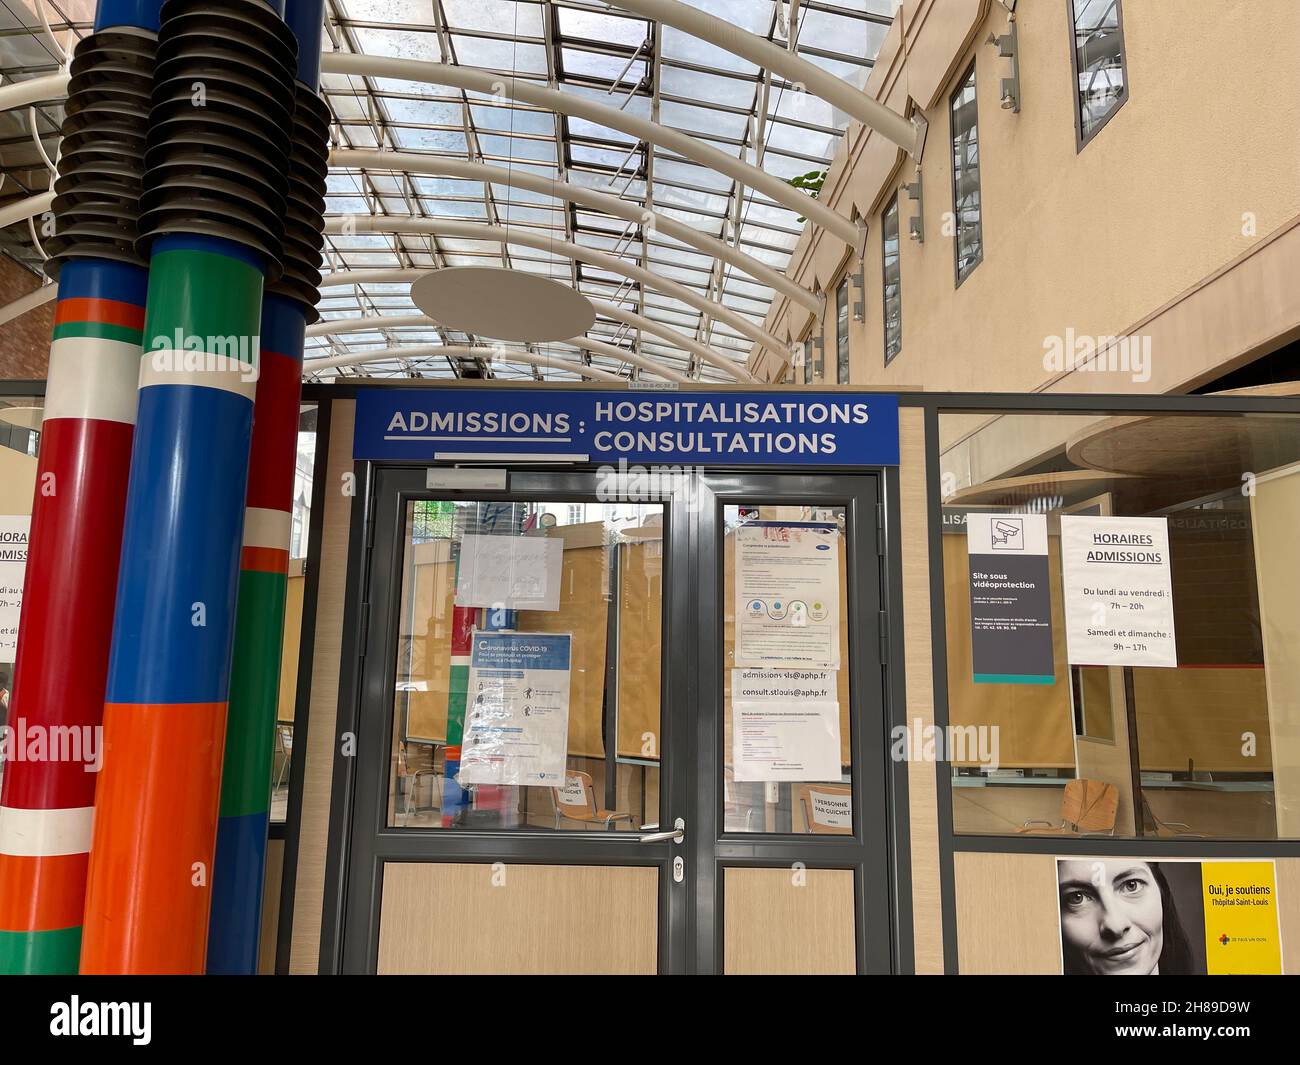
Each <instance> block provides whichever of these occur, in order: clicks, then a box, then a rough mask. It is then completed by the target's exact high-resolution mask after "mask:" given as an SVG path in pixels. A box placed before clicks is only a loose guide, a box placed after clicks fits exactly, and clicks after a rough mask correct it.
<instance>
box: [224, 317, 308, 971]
mask: <svg viewBox="0 0 1300 1065" xmlns="http://www.w3.org/2000/svg"><path fill="white" fill-rule="evenodd" d="M306 329H307V319H306V314H305V308H304V307H303V305H302V304H301V303H299V302H298V301H297V300H293V299H289V298H286V297H284V296H276V295H268V296H267V297H266V298H265V301H264V302H263V305H262V352H261V354H262V362H261V373H260V375H259V378H258V382H257V399H256V403H255V406H254V414H253V443H252V450H251V452H250V457H249V472H248V495H247V505H246V509H245V511H244V546H243V552H242V555H241V558H240V567H239V599H238V607H237V610H236V618H235V649H234V664H233V667H232V671H231V678H230V712H229V719H228V721H227V724H226V738H225V758H224V767H225V768H224V771H223V774H222V779H221V820H220V822H219V823H218V827H217V851H216V866H215V868H214V870H213V889H212V913H211V917H210V919H209V937H208V939H209V945H208V959H207V971H208V972H209V973H234V974H238V973H248V974H251V973H255V972H256V971H257V954H258V933H259V931H260V928H261V916H262V881H263V879H264V876H265V871H266V835H267V824H268V821H269V819H270V805H271V760H272V752H273V750H274V744H273V738H274V734H275V718H276V707H277V705H278V702H279V691H280V654H281V650H282V644H283V633H284V603H285V593H286V590H287V585H288V568H289V539H290V534H291V531H292V527H293V485H294V476H295V471H296V466H297V453H298V407H299V397H300V395H301V393H302V352H303V342H304V339H305V337H306Z"/></svg>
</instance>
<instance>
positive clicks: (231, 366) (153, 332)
mask: <svg viewBox="0 0 1300 1065" xmlns="http://www.w3.org/2000/svg"><path fill="white" fill-rule="evenodd" d="M262 287H263V264H262V260H261V259H260V258H259V257H258V256H257V255H256V254H255V253H254V252H251V251H249V250H248V249H246V248H245V247H244V246H243V245H241V244H237V243H235V242H233V241H230V240H225V239H222V238H218V237H206V236H191V235H183V234H177V235H164V236H159V237H158V238H156V239H155V241H154V244H153V257H152V260H151V263H150V271H149V296H148V305H147V312H146V316H145V326H144V337H145V342H146V351H145V353H144V355H143V357H142V359H141V364H140V389H139V412H138V416H137V429H136V439H135V447H134V451H133V454H132V458H131V477H130V486H129V488H128V491H127V502H126V523H125V529H124V533H123V541H122V564H121V573H120V576H119V583H118V596H117V611H116V621H115V626H114V632H113V645H112V655H111V658H110V661H109V672H108V689H107V695H106V705H105V708H104V747H105V751H104V768H103V770H102V772H101V773H100V779H99V789H98V792H97V793H96V796H95V822H94V835H93V839H92V843H91V860H90V868H89V876H88V885H87V890H86V918H85V932H84V934H83V942H82V950H81V969H82V972H87V973H201V972H202V971H203V966H204V957H205V951H206V942H207V924H208V905H209V898H210V892H211V871H212V859H213V850H214V847H215V840H216V828H217V812H218V803H219V799H220V783H221V758H222V749H223V742H224V738H225V725H226V703H227V698H228V693H229V687H230V656H231V639H232V635H233V631H234V621H235V599H236V591H237V586H238V580H239V564H240V556H241V548H242V534H243V524H244V520H243V519H244V498H245V490H246V486H247V479H248V478H247V474H248V451H249V444H250V439H251V435H252V423H253V400H254V394H255V389H256V368H257V359H258V353H257V345H258V333H259V323H260V318H261V306H262ZM196 348H202V349H203V350H195V349H196ZM216 348H223V349H224V351H223V355H222V358H221V359H219V360H218V359H213V358H212V357H211V353H212V351H213V350H214V349H216Z"/></svg>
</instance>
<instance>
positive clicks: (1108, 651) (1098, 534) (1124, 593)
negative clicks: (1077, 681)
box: [1061, 514, 1178, 667]
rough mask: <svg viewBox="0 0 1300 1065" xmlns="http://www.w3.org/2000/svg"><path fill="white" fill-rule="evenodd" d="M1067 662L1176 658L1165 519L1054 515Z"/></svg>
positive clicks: (1140, 662) (1146, 662)
mask: <svg viewBox="0 0 1300 1065" xmlns="http://www.w3.org/2000/svg"><path fill="white" fill-rule="evenodd" d="M1061 573H1062V578H1063V581H1064V585H1065V634H1066V647H1067V651H1068V657H1069V661H1070V664H1071V665H1077V666H1165V667H1175V666H1177V665H1178V649H1177V644H1176V641H1175V638H1174V590H1173V582H1172V580H1171V579H1170V576H1169V522H1168V519H1166V518H1090V517H1080V516H1076V515H1069V514H1063V515H1062V516H1061Z"/></svg>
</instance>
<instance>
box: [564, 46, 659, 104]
mask: <svg viewBox="0 0 1300 1065" xmlns="http://www.w3.org/2000/svg"><path fill="white" fill-rule="evenodd" d="M629 60H630V61H631V65H630V66H629V65H628V64H629ZM560 62H561V63H562V64H563V65H564V73H565V74H566V75H572V76H574V77H584V78H593V79H596V80H599V81H607V82H610V83H611V84H616V85H618V86H619V88H617V89H616V90H615V94H616V95H617V96H618V102H619V103H621V102H622V97H623V94H624V93H625V92H626V91H627V90H629V89H631V88H632V87H633V86H635V85H636V84H638V83H639V82H640V81H641V79H642V78H644V77H645V76H646V73H647V71H648V69H649V64H648V63H647V62H646V61H645V60H644V59H642V58H641V57H640V56H637V57H636V58H632V57H631V56H623V55H609V54H606V53H603V52H595V51H590V50H588V49H586V48H562V49H560ZM616 106H617V104H616Z"/></svg>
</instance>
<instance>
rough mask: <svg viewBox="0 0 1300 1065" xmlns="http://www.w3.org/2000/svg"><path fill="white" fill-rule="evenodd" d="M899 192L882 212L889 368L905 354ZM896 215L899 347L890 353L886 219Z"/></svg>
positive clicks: (884, 328)
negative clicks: (891, 214)
mask: <svg viewBox="0 0 1300 1065" xmlns="http://www.w3.org/2000/svg"><path fill="white" fill-rule="evenodd" d="M898 191H899V190H897V189H895V190H894V195H893V197H892V198H891V199H890V201H889V203H888V204H886V205H885V209H884V210H883V211H881V212H880V302H881V307H882V310H883V313H882V316H881V317H882V321H881V330H882V334H883V343H884V353H885V365H886V366H888V365H889V364H890V363H891V362H893V361H894V360H895V359H896V358H898V356H899V355H901V354H902V353H903V229H902V226H901V225H900V224H899V220H900V216H899V213H898ZM891 211H892V212H893V213H894V244H895V246H896V250H895V253H894V254H895V257H896V259H897V261H898V295H897V300H896V302H897V305H898V347H897V348H895V349H894V353H893V354H892V355H891V354H890V353H889V277H888V273H887V271H888V266H889V264H888V250H887V249H888V241H889V236H888V226H887V224H886V219H887V218H888V217H889V213H890V212H891Z"/></svg>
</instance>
